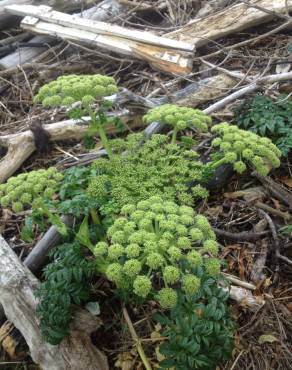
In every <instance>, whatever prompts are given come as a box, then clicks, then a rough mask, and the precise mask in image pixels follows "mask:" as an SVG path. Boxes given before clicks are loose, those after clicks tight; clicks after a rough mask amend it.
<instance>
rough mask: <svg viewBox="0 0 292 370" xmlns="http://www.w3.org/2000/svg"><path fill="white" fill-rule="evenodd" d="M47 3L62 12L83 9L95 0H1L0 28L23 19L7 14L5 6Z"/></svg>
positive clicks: (11, 25) (13, 24)
mask: <svg viewBox="0 0 292 370" xmlns="http://www.w3.org/2000/svg"><path fill="white" fill-rule="evenodd" d="M42 3H43V4H45V5H50V6H53V7H54V8H56V9H58V10H60V11H62V12H74V11H77V10H81V9H82V8H84V7H88V6H92V5H94V4H95V1H94V0H86V1H81V0H42V1H39V0H2V1H0V30H3V29H5V28H7V27H14V26H15V25H17V22H19V20H20V19H21V18H20V17H15V16H12V15H10V14H7V13H6V12H5V10H4V8H5V6H9V5H12V4H37V5H40V4H42Z"/></svg>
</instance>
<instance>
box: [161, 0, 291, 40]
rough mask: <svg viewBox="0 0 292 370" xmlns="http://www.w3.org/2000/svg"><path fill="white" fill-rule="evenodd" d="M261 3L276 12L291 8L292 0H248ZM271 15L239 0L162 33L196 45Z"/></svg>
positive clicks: (228, 33)
mask: <svg viewBox="0 0 292 370" xmlns="http://www.w3.org/2000/svg"><path fill="white" fill-rule="evenodd" d="M250 3H254V4H256V5H258V6H260V7H263V8H266V9H268V10H271V11H273V12H276V13H285V12H286V10H292V0H251V1H250ZM272 18H273V16H272V15H270V14H267V13H265V12H263V11H261V10H258V9H255V8H252V7H249V6H248V5H246V4H243V3H239V4H236V5H233V6H230V7H228V8H226V9H223V10H222V11H220V12H217V13H215V14H211V15H208V16H207V17H204V18H198V19H194V20H192V21H190V22H189V23H188V24H186V25H185V26H183V27H181V28H180V29H179V30H177V31H174V32H170V33H167V34H165V35H164V36H167V37H170V38H173V39H176V40H181V41H187V42H193V43H194V44H195V46H196V47H199V46H201V45H204V44H207V43H208V42H210V40H215V39H218V38H220V37H224V36H227V35H230V34H233V33H236V32H239V31H242V30H244V29H247V28H249V27H253V26H256V25H259V24H262V23H264V22H267V21H269V20H270V19H272Z"/></svg>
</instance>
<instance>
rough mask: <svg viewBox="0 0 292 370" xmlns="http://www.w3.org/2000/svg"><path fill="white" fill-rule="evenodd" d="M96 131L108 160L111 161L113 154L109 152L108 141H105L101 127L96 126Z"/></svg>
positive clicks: (105, 137)
mask: <svg viewBox="0 0 292 370" xmlns="http://www.w3.org/2000/svg"><path fill="white" fill-rule="evenodd" d="M97 130H98V134H99V137H100V139H101V142H102V144H103V146H104V148H105V150H106V152H107V155H108V156H109V159H113V152H112V150H111V147H110V145H109V142H108V139H107V136H106V134H105V131H104V129H103V127H102V126H101V125H100V124H98V127H97Z"/></svg>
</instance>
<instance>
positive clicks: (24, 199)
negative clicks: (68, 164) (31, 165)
mask: <svg viewBox="0 0 292 370" xmlns="http://www.w3.org/2000/svg"><path fill="white" fill-rule="evenodd" d="M62 179H63V175H62V174H61V173H60V172H58V170H57V169H56V168H54V167H50V168H48V169H47V170H45V169H41V170H36V171H31V172H27V173H22V174H20V175H18V176H14V177H11V178H10V179H9V180H8V181H7V183H5V184H1V185H0V204H1V207H3V208H11V209H12V210H13V211H14V212H16V213H17V212H21V211H23V210H24V209H28V208H30V207H31V206H32V205H33V204H34V202H36V201H37V199H39V198H52V197H53V195H54V194H55V193H56V192H57V191H58V189H59V185H60V182H61V181H62Z"/></svg>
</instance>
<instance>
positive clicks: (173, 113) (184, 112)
mask: <svg viewBox="0 0 292 370" xmlns="http://www.w3.org/2000/svg"><path fill="white" fill-rule="evenodd" d="M143 120H144V121H145V122H146V123H151V122H161V123H163V124H167V125H169V126H171V127H172V128H173V134H172V140H171V142H172V144H174V143H175V142H176V137H177V133H178V132H179V131H182V130H185V129H186V128H195V129H197V130H198V131H202V132H205V131H208V124H210V123H211V122H212V119H211V117H209V116H207V115H206V114H204V113H203V112H202V111H200V110H199V109H193V108H188V107H180V106H178V105H175V104H164V105H161V106H159V107H156V108H153V109H150V110H149V112H148V113H147V114H146V115H145V116H144V117H143Z"/></svg>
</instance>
